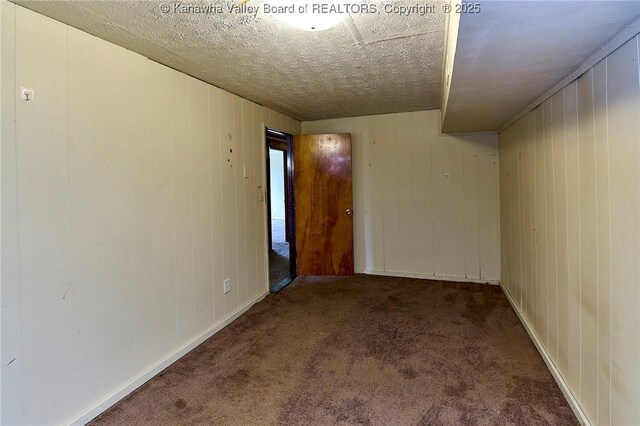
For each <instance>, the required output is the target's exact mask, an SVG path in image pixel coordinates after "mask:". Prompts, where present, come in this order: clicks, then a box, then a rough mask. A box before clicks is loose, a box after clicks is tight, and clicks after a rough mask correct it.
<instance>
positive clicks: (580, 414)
mask: <svg viewBox="0 0 640 426" xmlns="http://www.w3.org/2000/svg"><path fill="white" fill-rule="evenodd" d="M500 288H501V289H502V291H503V293H504V294H505V295H506V296H507V299H508V300H509V303H511V307H512V308H513V310H514V311H515V312H516V315H518V318H519V319H520V322H521V323H522V325H523V326H524V329H525V330H527V333H528V334H529V337H531V340H532V341H533V344H534V345H535V346H536V348H537V349H538V352H540V355H541V356H542V359H543V360H544V363H545V364H547V368H549V371H550V372H551V375H552V376H553V378H554V379H555V380H556V383H558V386H559V387H560V390H561V391H562V393H563V394H564V397H565V398H566V399H567V402H568V403H569V406H570V407H571V410H573V413H574V414H575V415H576V417H577V418H578V421H579V422H580V424H581V425H583V426H591V422H589V419H588V418H587V416H586V415H585V413H584V411H583V410H582V407H580V404H579V403H578V400H576V398H575V397H574V396H573V393H572V392H571V389H569V386H568V385H567V382H565V380H564V378H563V377H562V375H561V374H560V371H559V370H558V368H557V367H556V365H555V364H554V363H553V360H552V359H551V357H550V356H549V354H548V353H547V350H546V349H545V348H544V346H542V343H540V340H538V336H537V335H536V334H535V333H534V332H533V329H532V328H531V327H530V326H529V323H528V322H527V320H526V319H525V318H524V317H523V316H522V314H521V313H520V310H519V309H518V306H517V305H516V303H515V301H514V300H513V298H512V297H511V294H510V293H509V290H507V289H506V287H505V286H504V285H502V283H500Z"/></svg>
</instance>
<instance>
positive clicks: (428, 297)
mask: <svg viewBox="0 0 640 426" xmlns="http://www.w3.org/2000/svg"><path fill="white" fill-rule="evenodd" d="M576 423H577V421H576V419H575V417H574V416H573V414H572V412H571V409H570V408H569V406H568V405H567V402H566V401H565V399H564V397H563V396H562V393H561V392H560V390H559V388H558V387H557V385H556V383H555V382H554V380H553V378H552V377H551V374H550V373H549V371H548V370H547V368H546V366H545V365H544V362H543V361H542V359H541V358H540V356H539V354H538V352H537V351H536V349H535V347H534V346H533V343H532V342H531V340H530V339H529V337H528V335H527V333H526V331H525V330H524V328H523V327H522V325H521V324H520V322H519V321H518V318H517V317H516V315H515V313H514V312H513V310H512V309H511V307H510V305H509V303H508V301H507V299H506V298H505V296H504V294H503V293H502V291H501V290H500V288H499V287H495V286H489V285H479V284H457V283H443V282H434V281H424V280H414V279H403V278H388V277H384V278H383V277H373V276H353V277H347V278H340V277H334V278H311V277H300V278H298V279H297V280H296V281H295V282H294V283H293V284H291V285H290V286H289V287H287V288H285V289H284V290H283V291H281V292H280V293H278V294H275V295H269V296H267V298H266V299H265V300H264V301H262V302H260V303H259V304H257V305H256V306H254V307H253V308H252V309H250V310H249V311H248V312H247V313H246V314H244V315H243V316H242V317H240V318H239V319H238V320H236V321H235V322H233V323H232V324H231V325H230V326H228V327H227V328H225V329H224V330H222V331H220V332H219V333H218V334H216V335H215V336H214V337H212V338H211V339H209V340H207V341H206V342H205V343H203V344H202V345H200V346H199V347H198V348H196V349H195V350H193V351H192V352H190V353H189V354H187V355H186V356H185V357H183V358H182V359H181V360H179V361H178V362H176V363H175V364H174V365H172V366H171V367H169V368H168V369H166V370H165V371H164V372H162V373H161V374H160V375H158V376H157V377H155V378H154V379H152V380H150V381H149V382H148V383H146V384H145V385H144V386H142V387H141V388H140V389H139V390H138V391H137V392H135V393H134V394H132V395H130V396H129V397H127V398H125V399H124V400H123V401H121V402H120V403H118V404H116V405H115V406H114V407H112V408H111V409H110V410H108V411H107V412H105V413H104V414H103V415H102V416H100V417H98V418H97V419H96V420H95V421H94V424H122V425H125V424H126V425H138V424H148V425H159V424H166V425H177V424H183V425H192V424H215V425H275V424H299V425H303V424H304V425H309V424H312V425H317V424H321V425H325V424H331V425H333V424H341V425H347V424H362V425H436V424H464V425H476V424H477V425H496V424H511V425H513V424H535V425H539V424H552V425H566V424H576Z"/></svg>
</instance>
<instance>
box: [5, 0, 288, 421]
mask: <svg viewBox="0 0 640 426" xmlns="http://www.w3.org/2000/svg"><path fill="white" fill-rule="evenodd" d="M0 20H1V21H2V25H1V27H0V28H1V31H2V37H1V38H0V43H2V49H1V50H0V53H1V55H2V75H1V78H2V89H3V90H2V100H1V101H2V128H1V130H2V157H1V161H2V167H1V172H2V206H3V210H2V230H3V232H2V302H3V307H2V321H1V324H2V336H3V342H2V360H3V362H2V410H1V416H2V417H1V418H0V423H2V424H5V423H6V424H58V423H68V422H70V421H74V420H76V421H78V422H80V423H84V422H87V421H88V420H90V419H91V418H92V417H93V416H95V415H97V414H99V413H100V411H101V410H104V409H105V408H107V407H108V406H109V405H110V404H112V403H114V402H116V401H117V400H118V399H120V398H122V397H123V396H125V395H126V394H127V393H129V392H131V391H133V390H134V389H135V388H136V387H137V386H139V385H141V384H142V383H144V382H145V381H146V380H147V379H148V378H150V377H151V376H152V375H153V374H156V373H157V372H159V371H161V370H162V369H163V368H165V367H166V366H168V365H169V364H170V363H171V362H173V361H174V360H176V359H177V358H178V357H179V356H181V355H182V354H184V353H186V352H187V351H188V350H190V349H191V348H193V347H194V346H195V345H197V344H198V343H199V342H201V341H202V340H203V339H205V338H206V337H208V336H210V335H212V334H213V333H214V332H216V331H217V330H218V329H220V328H221V327H223V326H224V325H225V324H226V323H228V322H229V321H231V320H233V319H234V318H235V317H236V316H237V315H239V314H240V313H241V312H243V311H244V310H246V309H247V308H248V307H249V306H250V305H251V303H252V302H254V301H256V300H258V298H259V297H261V296H264V295H265V294H266V292H267V288H268V278H267V270H266V255H267V247H266V237H265V236H266V232H267V228H266V216H265V209H264V201H260V200H259V199H258V196H257V194H258V188H259V187H261V186H262V187H263V188H264V185H265V172H264V154H265V153H264V149H265V148H264V127H263V126H264V124H263V123H265V122H267V119H266V117H267V116H269V117H270V118H269V120H271V122H272V123H275V124H274V127H278V128H282V130H284V131H287V132H290V133H299V132H300V126H301V125H300V123H299V122H297V121H295V120H293V119H291V118H290V117H286V116H284V115H282V114H279V113H276V112H273V111H271V110H269V109H267V108H263V107H261V106H259V105H256V104H253V103H251V102H249V101H246V100H244V99H241V98H238V97H237V96H234V95H231V94H229V93H227V92H224V91H222V90H220V89H217V88H214V87H212V86H210V85H208V84H206V83H203V82H201V81H199V80H196V79H194V78H191V77H189V76H187V75H185V74H182V73H179V72H177V71H175V70H172V69H169V68H167V67H164V66H162V65H160V64H157V63H155V62H152V61H150V60H148V59H146V58H144V57H142V56H140V55H137V54H135V53H132V52H130V51H128V50H126V49H123V48H120V47H117V46H115V45H113V44H110V43H107V42H105V41H103V40H100V39H98V38H96V37H93V36H91V35H89V34H86V33H83V32H81V31H79V30H76V29H72V28H69V27H67V26H65V25H63V24H61V23H59V22H57V21H54V20H52V19H49V18H46V17H44V16H42V15H39V14H36V13H34V12H31V11H29V10H27V9H24V8H22V7H20V6H15V5H13V4H12V3H9V2H5V1H2V2H0ZM21 86H23V87H29V88H32V89H34V91H35V96H34V98H33V99H32V100H31V101H29V102H23V101H22V100H19V99H16V96H17V93H19V91H18V89H19V87H21ZM5 89H6V90H5ZM18 200H19V202H18ZM224 278H230V279H231V292H230V293H228V294H226V295H225V294H224V293H223V285H222V284H223V279H224ZM5 360H6V362H5ZM52 366H55V367H54V368H52Z"/></svg>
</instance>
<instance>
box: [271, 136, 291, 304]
mask: <svg viewBox="0 0 640 426" xmlns="http://www.w3.org/2000/svg"><path fill="white" fill-rule="evenodd" d="M266 142H267V158H266V161H267V177H268V180H267V218H268V225H269V226H268V227H269V288H270V289H271V293H277V292H278V291H280V290H282V289H283V288H284V287H285V286H287V285H288V284H289V283H290V282H291V281H292V280H293V278H294V277H295V270H296V268H295V252H296V251H295V224H294V220H295V218H294V203H293V151H292V150H293V139H292V137H291V135H287V134H285V133H282V132H278V131H275V130H272V129H266Z"/></svg>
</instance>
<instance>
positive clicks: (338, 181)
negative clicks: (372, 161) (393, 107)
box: [293, 133, 353, 275]
mask: <svg viewBox="0 0 640 426" xmlns="http://www.w3.org/2000/svg"><path fill="white" fill-rule="evenodd" d="M293 156H294V176H295V177H294V186H295V191H294V193H295V205H296V206H295V212H296V219H295V221H296V250H297V271H298V275H351V274H353V214H352V210H353V204H352V202H353V201H352V188H351V135H350V134H348V133H341V134H331V135H299V136H296V137H295V140H294V145H293Z"/></svg>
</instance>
